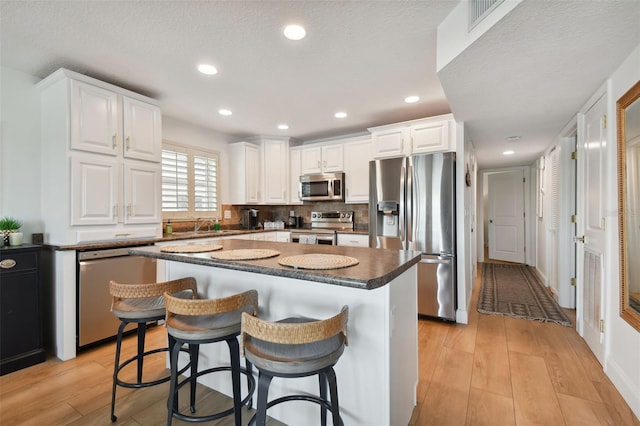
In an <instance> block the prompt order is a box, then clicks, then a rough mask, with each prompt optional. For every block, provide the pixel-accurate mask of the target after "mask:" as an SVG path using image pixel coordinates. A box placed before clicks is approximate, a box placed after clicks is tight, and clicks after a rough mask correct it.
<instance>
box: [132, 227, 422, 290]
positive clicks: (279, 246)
mask: <svg viewBox="0 0 640 426" xmlns="http://www.w3.org/2000/svg"><path fill="white" fill-rule="evenodd" d="M219 244H220V245H222V247H223V248H222V250H233V249H250V248H256V249H267V248H268V249H272V250H277V251H279V252H280V255H279V256H276V257H272V258H269V259H261V260H248V261H229V260H218V259H213V258H211V253H210V252H209V253H196V254H178V253H163V252H161V251H160V249H161V247H159V246H156V247H136V248H132V249H131V250H130V251H129V253H130V254H134V255H138V256H146V257H152V258H156V259H164V260H172V261H176V262H185V263H193V264H197V265H205V266H212V267H217V268H225V269H234V270H238V271H245V272H255V273H259V274H267V275H275V276H281V277H288V278H295V279H301V280H307V281H316V282H321V283H326V284H333V285H340V286H346V287H355V288H361V289H365V290H372V289H375V288H378V287H382V286H384V285H386V284H388V283H389V282H391V281H392V280H393V279H394V278H396V277H398V276H399V275H401V274H402V273H403V272H405V271H406V270H408V269H409V268H410V267H411V266H413V265H415V264H416V263H418V262H419V261H420V253H419V252H415V251H404V250H383V249H370V248H365V247H340V246H325V245H311V244H290V243H278V242H273V241H251V240H238V239H229V240H222V241H220V242H219ZM311 253H325V254H338V255H344V256H351V257H355V258H356V259H358V261H359V262H360V263H358V264H357V265H354V266H349V267H347V268H341V269H329V270H307V269H295V268H290V267H287V266H281V265H280V264H279V263H278V258H282V257H287V256H295V255H300V254H311Z"/></svg>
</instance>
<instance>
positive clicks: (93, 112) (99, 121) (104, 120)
mask: <svg viewBox="0 0 640 426" xmlns="http://www.w3.org/2000/svg"><path fill="white" fill-rule="evenodd" d="M70 121H71V149H79V150H82V151H90V152H95V153H98V154H108V155H114V156H115V155H117V154H118V150H117V147H118V143H119V141H118V137H119V135H118V95H117V94H116V93H114V92H111V91H109V90H105V89H102V88H100V87H96V86H92V85H90V84H86V83H81V82H79V81H75V80H71V120H70ZM121 136H122V135H120V137H121Z"/></svg>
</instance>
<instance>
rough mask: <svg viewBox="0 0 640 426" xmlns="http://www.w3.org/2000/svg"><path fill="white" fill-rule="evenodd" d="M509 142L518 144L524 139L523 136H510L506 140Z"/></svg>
mask: <svg viewBox="0 0 640 426" xmlns="http://www.w3.org/2000/svg"><path fill="white" fill-rule="evenodd" d="M505 139H506V140H507V142H517V141H519V140H520V139H522V136H508V137H506V138H505Z"/></svg>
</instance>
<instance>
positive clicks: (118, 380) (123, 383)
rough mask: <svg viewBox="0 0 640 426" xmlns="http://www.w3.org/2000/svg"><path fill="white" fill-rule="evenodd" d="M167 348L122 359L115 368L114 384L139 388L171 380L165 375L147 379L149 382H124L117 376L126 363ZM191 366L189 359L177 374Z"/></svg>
mask: <svg viewBox="0 0 640 426" xmlns="http://www.w3.org/2000/svg"><path fill="white" fill-rule="evenodd" d="M168 351H169V348H158V349H153V350H150V351H147V352H144V353H142V354H141V356H138V355H134V356H132V357H131V358H129V359H127V360H126V361H124V362H123V363H121V364H120V365H119V366H118V368H117V370H116V384H117V385H118V386H122V387H123V388H132V389H141V388H148V387H150V386H155V385H159V384H160V383H166V382H168V381H169V380H171V375H170V374H169V375H167V376H166V377H161V378H160V379H157V380H153V381H149V382H125V381H124V380H120V379H119V378H118V375H119V374H120V371H121V370H122V369H123V368H124V367H126V366H127V365H129V364H131V363H132V362H134V361H137V360H138V359H139V358H141V357H142V358H144V357H145V356H148V355H153V354H156V353H160V352H168ZM180 352H185V353H189V351H188V350H187V349H180ZM190 366H191V362H190V361H189V363H187V365H185V366H184V367H183V368H182V369H181V370H180V371H178V374H182V373H184V372H185V371H187V369H188V368H189V367H190Z"/></svg>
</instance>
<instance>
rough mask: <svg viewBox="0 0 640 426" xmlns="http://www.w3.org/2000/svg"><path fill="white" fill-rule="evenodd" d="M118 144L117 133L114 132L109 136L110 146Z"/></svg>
mask: <svg viewBox="0 0 640 426" xmlns="http://www.w3.org/2000/svg"><path fill="white" fill-rule="evenodd" d="M117 146H118V134H117V133H114V134H113V136H112V137H111V147H112V148H116V147H117Z"/></svg>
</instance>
